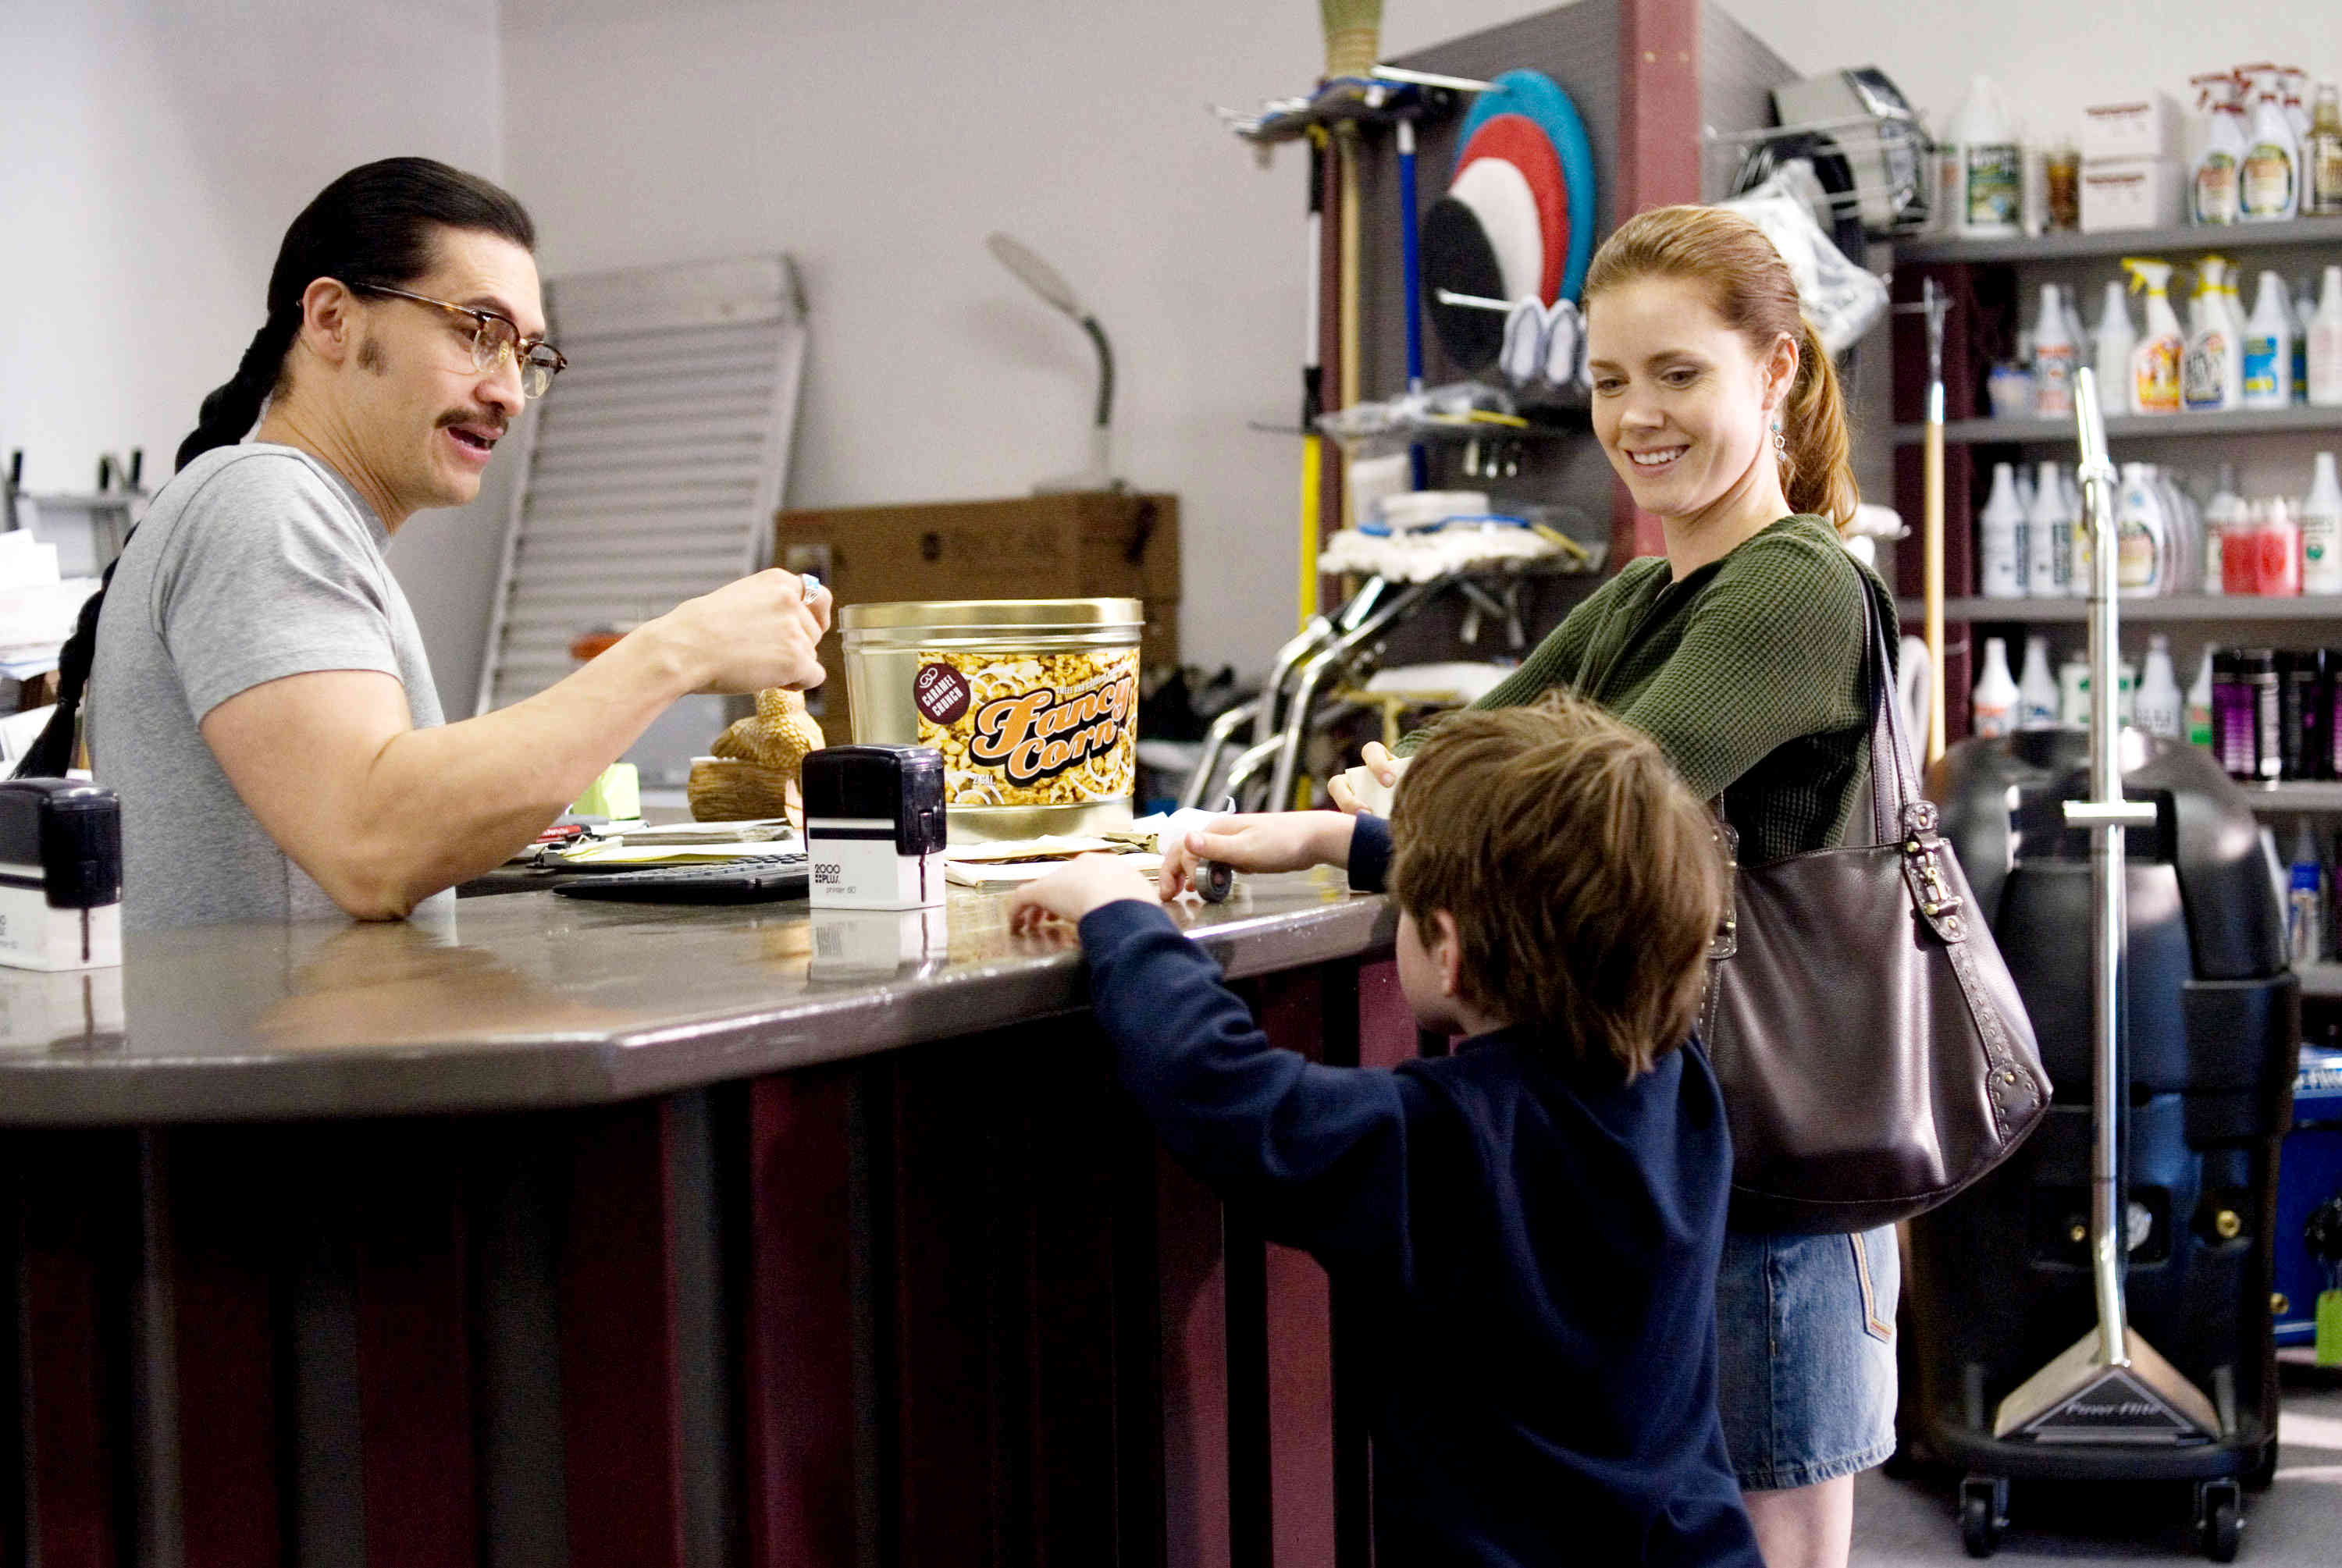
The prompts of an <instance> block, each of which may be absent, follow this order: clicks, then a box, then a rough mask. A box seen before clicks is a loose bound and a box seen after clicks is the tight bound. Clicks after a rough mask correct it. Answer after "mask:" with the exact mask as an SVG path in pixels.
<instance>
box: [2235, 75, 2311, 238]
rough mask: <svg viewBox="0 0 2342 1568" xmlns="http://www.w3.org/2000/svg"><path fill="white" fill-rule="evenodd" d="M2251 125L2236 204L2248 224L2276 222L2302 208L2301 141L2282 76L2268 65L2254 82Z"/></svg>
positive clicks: (2238, 180) (2296, 213)
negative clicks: (2288, 108)
mask: <svg viewBox="0 0 2342 1568" xmlns="http://www.w3.org/2000/svg"><path fill="white" fill-rule="evenodd" d="M2253 91H2254V102H2253V119H2252V128H2251V129H2250V130H2249V131H2247V133H2246V145H2245V161H2244V164H2243V165H2242V168H2241V171H2240V173H2239V175H2238V177H2237V209H2238V211H2239V212H2240V213H2241V214H2242V215H2243V217H2244V220H2245V221H2246V222H2247V223H2277V222H2282V221H2283V220H2285V219H2287V218H2290V217H2295V216H2297V215H2299V213H2300V211H2301V139H2300V138H2299V137H2298V136H2297V135H2294V132H2293V122H2292V120H2291V119H2289V118H2288V117H2287V115H2286V112H2285V95H2284V91H2283V88H2282V85H2281V79H2280V77H2279V75H2278V74H2277V70H2276V69H2275V68H2274V67H2263V68H2261V70H2260V71H2259V73H2258V75H2257V80H2256V82H2255V85H2254V89H2253Z"/></svg>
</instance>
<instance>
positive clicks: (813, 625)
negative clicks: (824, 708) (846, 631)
mask: <svg viewBox="0 0 2342 1568" xmlns="http://www.w3.org/2000/svg"><path fill="white" fill-rule="evenodd" d="M829 612H830V595H829V590H828V589H826V588H824V587H822V586H820V585H819V584H815V585H814V586H813V589H812V593H811V596H810V597H808V596H807V594H806V579H804V578H802V577H798V576H795V575H793V574H789V573H787V572H784V571H781V570H779V569H778V568H775V569H773V570H771V571H766V572H759V573H757V574H755V575H754V576H749V577H742V578H740V579H738V580H737V581H736V582H731V583H726V584H725V585H724V586H722V587H721V588H718V589H716V591H715V592H714V593H712V594H701V595H700V596H699V597H698V598H696V599H686V600H685V601H684V602H683V603H682V604H677V605H676V607H675V608H674V609H672V610H669V611H668V612H667V613H666V614H664V615H661V616H660V617H659V618H658V619H657V620H656V621H652V622H649V623H647V624H645V625H643V626H642V627H640V628H639V629H638V630H637V632H636V635H638V636H641V635H647V636H649V637H652V638H654V639H656V641H658V642H659V643H660V644H663V645H664V646H665V647H666V649H667V650H668V651H669V652H670V654H672V656H674V657H675V658H676V660H677V662H678V663H679V664H680V666H681V668H682V670H683V672H684V674H685V675H686V678H687V679H688V680H689V681H690V682H691V689H692V690H694V691H700V692H708V693H713V694H722V695H730V694H742V693H748V692H760V691H763V690H765V689H766V687H768V686H787V687H789V688H790V689H791V690H793V691H804V690H806V688H807V687H810V686H817V685H819V684H821V681H822V674H823V672H822V667H821V660H820V659H819V658H818V657H817V656H816V654H815V652H814V645H815V644H816V643H819V642H820V641H821V637H822V634H823V633H825V632H826V631H828V630H829Z"/></svg>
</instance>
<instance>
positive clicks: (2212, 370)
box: [2179, 256, 2245, 414]
mask: <svg viewBox="0 0 2342 1568" xmlns="http://www.w3.org/2000/svg"><path fill="white" fill-rule="evenodd" d="M2228 265H2229V263H2228V260H2227V257H2225V256H2206V257H2204V258H2203V259H2202V260H2201V261H2199V262H2197V264H2196V296H2195V298H2194V299H2192V300H2191V301H2189V302H2188V307H2187V348H2186V349H2185V350H2184V351H2183V354H2182V357H2181V359H2180V361H2179V395H2180V399H2181V401H2182V402H2183V403H2185V404H2187V412H2188V413H2190V414H2217V413H2222V412H2225V411H2226V410H2228V409H2231V408H2235V407H2236V406H2237V404H2240V403H2241V402H2243V400H2244V393H2245V367H2244V360H2243V358H2242V356H2241V355H2238V354H2237V337H2238V335H2239V334H2238V333H2237V328H2236V324H2234V323H2233V322H2232V321H2231V320H2230V319H2229V316H2228V302H2227V297H2226V295H2227V289H2226V287H2225V284H2226V280H2227V271H2228Z"/></svg>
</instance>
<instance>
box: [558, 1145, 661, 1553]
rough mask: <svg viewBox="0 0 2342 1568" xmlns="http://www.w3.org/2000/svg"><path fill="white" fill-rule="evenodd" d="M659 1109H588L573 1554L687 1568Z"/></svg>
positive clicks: (568, 1275)
mask: <svg viewBox="0 0 2342 1568" xmlns="http://www.w3.org/2000/svg"><path fill="white" fill-rule="evenodd" d="M671 1136H672V1134H671V1132H670V1129H669V1127H668V1125H667V1111H666V1104H664V1103H663V1102H658V1101H647V1102H638V1103H636V1104H628V1105H620V1106H616V1107H615V1108H613V1109H611V1110H609V1111H606V1112H602V1113H592V1114H581V1115H580V1118H579V1121H578V1124H577V1126H576V1131H575V1134H574V1142H573V1144H572V1145H571V1148H572V1156H571V1179H570V1200H569V1213H568V1221H567V1225H566V1227H565V1230H566V1233H565V1236H564V1238H563V1242H562V1250H561V1263H560V1268H561V1284H560V1302H561V1384H562V1425H563V1429H564V1431H563V1439H564V1445H565V1450H566V1453H567V1468H568V1476H567V1481H568V1486H567V1492H568V1513H569V1560H570V1562H571V1563H574V1564H575V1565H576V1568H604V1565H607V1568H682V1563H683V1466H682V1455H681V1448H682V1441H683V1432H682V1427H683V1416H682V1410H681V1403H680V1397H679V1392H678V1390H677V1388H676V1359H675V1343H676V1340H675V1333H676V1313H675V1256H674V1245H673V1242H674V1238H673V1236H672V1234H671V1233H670V1231H669V1225H668V1220H667V1205H668V1187H669V1183H668V1178H667V1161H666V1154H667V1144H668V1141H669V1139H670V1137H671Z"/></svg>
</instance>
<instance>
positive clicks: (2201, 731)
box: [2187, 645, 2212, 747]
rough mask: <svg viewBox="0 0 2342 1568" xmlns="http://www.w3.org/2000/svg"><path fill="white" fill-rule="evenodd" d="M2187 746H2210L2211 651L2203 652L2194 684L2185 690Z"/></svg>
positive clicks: (2209, 649) (2208, 649)
mask: <svg viewBox="0 0 2342 1568" xmlns="http://www.w3.org/2000/svg"><path fill="white" fill-rule="evenodd" d="M2187 744H2189V745H2191V746H2205V747H2209V746H2210V745H2211V744H2212V650H2211V648H2210V647H2209V646H2208V645H2207V647H2206V648H2205V650H2204V662H2203V663H2202V664H2198V665H2197V668H2196V684H2194V685H2192V686H2190V687H2188V688H2187Z"/></svg>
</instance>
